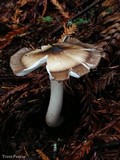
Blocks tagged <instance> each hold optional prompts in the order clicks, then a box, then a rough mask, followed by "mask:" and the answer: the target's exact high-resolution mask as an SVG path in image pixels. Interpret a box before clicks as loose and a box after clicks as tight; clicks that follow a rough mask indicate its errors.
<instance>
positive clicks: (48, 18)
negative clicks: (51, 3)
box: [42, 16, 53, 23]
mask: <svg viewBox="0 0 120 160" xmlns="http://www.w3.org/2000/svg"><path fill="white" fill-rule="evenodd" d="M42 21H43V22H49V23H50V22H52V21H53V17H51V16H46V17H42Z"/></svg>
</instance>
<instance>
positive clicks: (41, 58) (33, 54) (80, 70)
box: [10, 37, 101, 81]
mask: <svg viewBox="0 0 120 160" xmlns="http://www.w3.org/2000/svg"><path fill="white" fill-rule="evenodd" d="M100 52H101V50H99V49H98V48H96V47H95V46H93V45H91V44H86V43H82V42H80V41H79V40H77V39H75V38H71V37H66V38H65V39H64V42H59V43H55V44H53V46H51V45H47V46H43V47H41V49H35V50H33V51H30V50H29V49H26V48H23V49H21V50H19V51H18V52H17V53H15V54H14V55H13V56H12V57H11V59H10V66H11V68H12V70H13V72H14V73H15V74H16V75H17V76H23V75H26V74H28V73H30V72H32V71H33V70H35V69H37V68H39V67H40V66H41V65H42V64H44V63H47V67H46V68H47V71H48V73H49V75H50V78H53V79H55V80H60V81H61V80H65V79H67V78H69V76H73V77H76V78H79V77H80V76H83V75H84V74H87V73H88V72H89V71H90V69H91V68H95V67H96V66H97V65H98V63H99V61H100V58H101V54H100Z"/></svg>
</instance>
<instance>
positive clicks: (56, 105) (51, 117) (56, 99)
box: [46, 80, 63, 127]
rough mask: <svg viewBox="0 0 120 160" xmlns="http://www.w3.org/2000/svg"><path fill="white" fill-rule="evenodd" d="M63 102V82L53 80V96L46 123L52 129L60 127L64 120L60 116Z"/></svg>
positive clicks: (51, 96)
mask: <svg viewBox="0 0 120 160" xmlns="http://www.w3.org/2000/svg"><path fill="white" fill-rule="evenodd" d="M62 102H63V82H58V81H55V80H51V95H50V102H49V106H48V110H47V113H46V123H47V125H48V126H50V127H57V126H59V125H60V124H61V123H62V121H63V118H62V117H61V116H60V113H61V110H62Z"/></svg>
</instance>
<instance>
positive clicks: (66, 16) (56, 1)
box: [51, 0, 70, 19]
mask: <svg viewBox="0 0 120 160" xmlns="http://www.w3.org/2000/svg"><path fill="white" fill-rule="evenodd" d="M51 2H52V3H53V4H54V5H55V6H56V7H57V9H58V10H59V11H60V13H61V14H62V15H63V16H64V17H65V18H67V19H68V18H70V16H69V13H68V12H65V11H64V8H63V7H62V5H61V4H60V3H59V2H58V0H51Z"/></svg>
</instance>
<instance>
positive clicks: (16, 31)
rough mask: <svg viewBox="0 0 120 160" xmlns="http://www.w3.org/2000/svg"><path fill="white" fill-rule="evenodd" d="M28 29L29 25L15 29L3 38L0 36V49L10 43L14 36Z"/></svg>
mask: <svg viewBox="0 0 120 160" xmlns="http://www.w3.org/2000/svg"><path fill="white" fill-rule="evenodd" d="M27 29H28V26H25V27H21V28H17V29H14V30H13V31H11V32H9V33H8V34H7V35H6V36H4V37H3V38H0V49H3V48H4V47H5V46H7V45H8V44H10V43H11V41H12V39H13V38H14V37H16V36H19V35H21V34H23V33H24V32H25V31H26V30H27Z"/></svg>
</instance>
